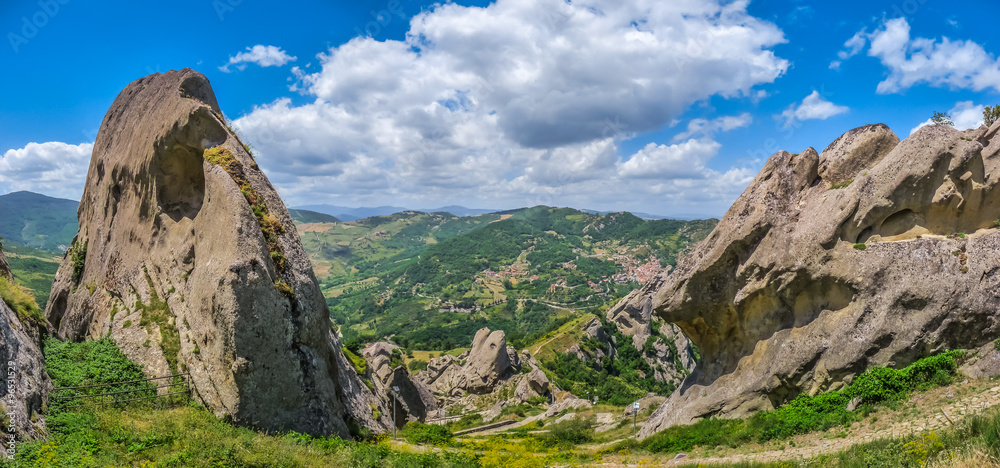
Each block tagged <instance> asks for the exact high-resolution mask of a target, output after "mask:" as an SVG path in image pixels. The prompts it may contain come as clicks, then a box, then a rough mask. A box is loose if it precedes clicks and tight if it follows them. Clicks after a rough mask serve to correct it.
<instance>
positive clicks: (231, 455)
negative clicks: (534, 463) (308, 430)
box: [0, 407, 480, 468]
mask: <svg viewBox="0 0 1000 468" xmlns="http://www.w3.org/2000/svg"><path fill="white" fill-rule="evenodd" d="M52 432H53V434H52V436H51V437H50V439H49V440H48V441H42V442H33V443H27V444H20V445H19V446H18V456H17V462H18V465H17V466H38V467H50V466H51V467H56V466H73V467H87V468H89V467H94V468H103V467H107V466H136V467H153V466H156V467H162V468H166V467H196V468H198V467H205V468H208V467H261V468H264V467H330V466H338V467H339V466H343V467H372V468H375V467H380V468H381V467H442V468H445V467H456V468H457V467H479V466H480V464H479V463H478V462H477V460H476V457H475V455H474V454H471V453H468V452H466V453H433V452H429V453H413V452H404V451H399V450H396V449H393V448H391V447H390V445H389V444H388V443H386V442H353V441H345V440H341V439H338V438H316V437H310V436H307V435H303V434H297V433H288V434H262V433H259V432H255V431H253V430H250V429H246V428H240V427H235V426H232V425H230V424H228V423H226V422H225V421H223V420H221V419H218V418H216V417H215V416H214V415H212V413H211V412H210V411H208V410H205V409H202V408H198V407H180V408H174V409H166V410H164V409H150V408H143V407H136V408H134V409H128V410H125V411H122V410H114V409H107V410H103V409H102V410H95V411H93V412H90V413H78V418H77V420H76V421H75V425H74V426H72V427H66V428H60V429H59V430H56V431H52ZM0 466H4V467H6V466H11V467H12V466H14V464H13V463H10V462H6V461H4V462H0Z"/></svg>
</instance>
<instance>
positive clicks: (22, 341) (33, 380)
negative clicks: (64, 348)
mask: <svg viewBox="0 0 1000 468" xmlns="http://www.w3.org/2000/svg"><path fill="white" fill-rule="evenodd" d="M0 277H3V278H5V279H7V280H9V281H13V280H14V275H13V274H11V271H10V266H9V265H8V264H7V257H6V256H5V255H4V253H3V251H2V250H0ZM43 331H44V330H43V328H41V327H40V326H39V325H37V324H34V323H30V322H25V321H22V320H21V319H20V318H19V317H18V316H17V313H16V312H15V311H14V310H13V309H12V308H11V307H10V306H9V305H8V304H7V303H6V302H4V301H3V300H0V362H3V363H4V369H5V372H4V376H5V377H4V379H3V383H2V384H0V412H2V414H3V426H2V429H0V430H2V432H3V434H4V437H5V439H6V437H7V436H8V435H13V436H14V437H15V439H17V440H34V439H39V438H42V437H44V436H45V435H46V428H45V416H44V414H45V412H46V411H47V410H48V401H49V394H50V393H51V392H52V380H51V379H49V375H48V373H46V372H45V357H44V356H43V355H42V350H41V335H42V333H43Z"/></svg>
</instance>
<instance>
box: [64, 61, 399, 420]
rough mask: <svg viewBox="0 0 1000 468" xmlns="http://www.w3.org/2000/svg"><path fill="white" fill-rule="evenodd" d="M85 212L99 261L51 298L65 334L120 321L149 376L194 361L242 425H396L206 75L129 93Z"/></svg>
mask: <svg viewBox="0 0 1000 468" xmlns="http://www.w3.org/2000/svg"><path fill="white" fill-rule="evenodd" d="M79 221H80V231H79V233H78V234H77V236H76V239H75V243H76V245H77V246H78V247H77V248H82V247H84V246H85V247H86V257H85V262H84V263H85V265H84V266H83V268H79V269H76V270H74V267H73V265H72V262H71V257H72V255H67V258H66V259H65V260H64V261H63V264H62V266H61V267H60V269H59V272H58V274H57V276H56V281H55V284H54V285H53V289H52V295H51V298H50V300H49V303H48V305H47V307H46V316H47V318H48V320H49V322H50V323H51V324H52V325H53V327H54V333H55V334H56V335H57V336H59V337H60V338H63V339H69V340H85V339H94V338H98V337H100V336H104V335H107V334H109V333H110V335H111V336H112V337H113V338H114V340H115V341H116V343H117V344H118V346H119V347H120V348H121V349H122V350H123V351H124V352H125V353H126V354H127V355H128V356H129V357H130V358H131V359H133V360H135V361H136V362H138V363H140V364H141V365H142V366H143V368H144V369H145V372H146V373H147V374H148V375H151V376H154V375H155V376H162V375H169V374H173V373H177V372H188V373H190V379H191V384H192V388H193V393H194V396H195V398H196V399H198V400H199V401H201V402H203V403H204V404H205V405H206V406H208V407H209V408H211V409H212V410H213V411H214V412H215V413H216V414H218V415H226V416H229V417H231V418H232V419H233V420H234V421H236V422H239V423H242V424H246V425H252V426H255V427H259V428H262V429H267V430H295V431H299V432H304V433H310V434H338V435H341V436H348V434H349V431H348V425H347V421H346V420H353V421H354V422H355V423H356V424H358V425H360V426H365V427H369V428H371V429H373V430H375V431H377V432H381V431H383V430H385V424H387V423H388V419H387V418H386V419H385V420H384V422H379V421H376V420H374V419H373V418H372V413H373V411H372V409H371V405H373V404H376V405H377V401H378V400H377V399H376V398H374V396H373V395H372V394H371V392H370V391H369V390H368V389H367V388H366V387H365V386H364V385H363V384H362V383H361V381H360V379H359V378H358V376H357V375H355V374H354V372H353V370H351V368H350V365H348V364H347V363H346V360H345V358H344V356H343V355H342V353H341V351H340V344H339V343H338V340H337V338H336V337H335V336H334V335H333V334H332V333H331V331H330V325H331V324H330V319H329V317H328V312H327V308H326V304H325V301H324V299H323V296H322V294H321V293H320V290H319V287H318V285H317V282H316V278H315V276H314V274H313V271H312V268H311V267H310V264H309V259H308V258H307V257H306V254H305V252H304V251H303V249H302V245H301V241H300V239H299V237H298V233H297V232H296V230H295V227H294V224H293V223H292V220H291V218H290V217H289V215H288V211H287V210H286V208H285V206H284V203H283V202H282V201H281V198H280V197H279V196H278V193H277V192H276V191H275V190H274V188H273V187H272V186H271V184H270V182H268V180H267V177H266V176H265V175H264V174H263V172H261V171H260V169H259V168H258V166H257V163H256V162H255V161H254V158H253V156H252V155H251V154H250V153H249V152H248V151H247V150H246V149H245V147H244V146H243V144H242V143H241V142H240V141H239V139H238V138H237V137H236V135H235V134H233V133H232V132H231V131H230V130H229V129H228V128H227V126H226V124H225V122H224V121H223V120H222V113H221V111H220V109H219V105H218V103H217V101H216V99H215V94H214V92H213V91H212V88H211V86H210V84H209V82H208V80H207V79H206V78H205V77H204V76H203V75H201V74H200V73H198V72H195V71H192V70H190V69H185V70H181V71H169V72H167V73H165V74H159V73H157V74H153V75H150V76H147V77H144V78H141V79H139V80H136V81H134V82H132V83H131V84H129V86H128V87H126V88H125V90H123V91H122V92H121V94H119V96H118V98H117V99H115V102H114V103H113V104H112V106H111V109H110V110H109V111H108V113H107V115H106V116H105V118H104V122H103V123H102V125H101V130H100V132H99V133H98V135H97V141H96V142H95V144H94V154H93V156H92V158H91V161H90V169H89V171H88V173H87V182H86V186H85V188H84V192H83V199H82V201H81V203H80V210H79ZM144 344H146V345H144ZM382 413H383V414H385V411H384V409H383V410H382Z"/></svg>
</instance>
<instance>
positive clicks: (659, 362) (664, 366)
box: [606, 279, 697, 383]
mask: <svg viewBox="0 0 1000 468" xmlns="http://www.w3.org/2000/svg"><path fill="white" fill-rule="evenodd" d="M660 284H661V283H660V282H659V281H658V280H656V279H654V280H653V281H651V282H650V284H647V285H646V288H655V287H659V285H660ZM646 288H643V289H642V290H637V291H633V292H632V293H630V295H629V296H626V297H625V298H624V299H622V301H621V303H622V304H626V303H631V301H633V300H635V299H636V298H637V297H638V296H639V295H640V294H642V291H644V290H647V289H646ZM638 302H639V306H638V307H613V308H611V309H609V310H608V312H607V314H606V318H607V320H608V321H609V322H611V323H613V324H615V326H616V327H617V328H618V330H619V331H620V332H622V334H623V335H625V336H631V337H632V345H633V346H635V348H636V349H638V350H639V351H642V357H643V359H644V360H645V361H646V363H647V364H649V367H651V368H652V369H653V372H654V376H653V377H654V378H655V379H656V380H658V381H660V382H676V383H680V382H681V380H683V379H684V378H685V377H686V376H688V375H689V374H690V373H691V372H692V371H693V370H694V367H695V365H697V362H696V360H695V355H694V350H693V349H692V348H691V342H690V340H688V338H687V336H685V335H684V333H683V332H682V331H681V329H680V328H679V327H678V326H677V325H674V324H672V323H665V322H663V321H660V320H657V319H656V318H655V317H653V308H652V306H651V304H650V301H648V300H639V301H638ZM651 336H652V337H653V340H652V341H650V340H649V338H650V337H651ZM647 343H649V344H650V345H651V347H652V348H651V349H646V344H647Z"/></svg>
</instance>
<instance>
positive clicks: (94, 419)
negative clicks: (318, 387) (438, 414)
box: [0, 338, 481, 468]
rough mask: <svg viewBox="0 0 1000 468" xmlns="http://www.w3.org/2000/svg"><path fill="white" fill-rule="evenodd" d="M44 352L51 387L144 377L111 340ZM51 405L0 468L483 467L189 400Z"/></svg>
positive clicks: (466, 457)
mask: <svg viewBox="0 0 1000 468" xmlns="http://www.w3.org/2000/svg"><path fill="white" fill-rule="evenodd" d="M43 350H44V353H45V364H46V369H47V370H48V372H49V375H50V376H51V377H52V381H53V384H54V385H55V386H57V387H67V386H74V387H75V386H81V385H95V384H103V383H108V382H120V381H127V380H136V379H142V378H143V373H142V368H141V367H140V366H139V365H137V364H135V363H134V362H131V361H129V360H128V358H127V357H126V356H125V355H124V354H122V352H121V351H120V350H119V349H118V348H117V347H116V346H115V344H114V342H113V341H112V340H111V339H110V338H105V339H101V340H97V341H90V342H85V343H67V342H62V341H59V340H56V339H52V338H48V339H46V340H45V342H44V346H43ZM122 388H125V386H117V387H111V388H107V387H104V388H100V389H78V390H74V391H73V392H75V393H77V394H80V393H84V394H86V393H85V392H91V393H93V391H99V392H108V391H118V390H120V389H122ZM147 391H149V392H152V389H147ZM60 395H66V393H65V392H63V393H60ZM49 408H50V409H49V414H48V415H47V423H48V427H49V432H50V436H49V439H48V440H43V441H36V442H28V443H18V445H17V456H16V460H15V461H14V462H11V461H8V460H6V457H4V459H3V460H0V467H14V466H18V467H24V466H33V467H62V466H72V467H87V468H90V467H94V468H103V467H108V466H134V467H154V466H155V467H164V468H165V467H206V468H208V467H261V468H263V467H327V466H350V467H372V468H374V467H380V468H381V467H441V468H451V467H455V468H458V467H479V466H481V465H480V463H479V462H478V460H477V458H476V455H475V454H472V453H470V452H464V453H455V452H451V453H433V452H432V453H426V454H425V453H411V452H405V451H400V450H397V449H393V448H391V447H390V445H389V444H387V443H386V442H385V441H384V439H380V440H381V441H374V442H354V441H345V440H341V439H338V438H323V437H311V436H308V435H304V434H298V433H294V432H291V433H273V434H263V433H259V432H255V431H253V430H251V429H247V428H241V427H235V426H233V425H231V424H229V423H227V422H226V421H225V420H223V419H219V418H217V417H215V416H214V415H213V414H212V412H211V411H209V410H207V409H205V408H203V407H200V406H198V405H194V404H192V405H183V406H179V407H175V408H170V409H163V408H159V407H157V405H156V404H150V403H139V404H135V403H129V404H128V406H123V404H119V405H118V406H117V407H113V406H107V407H102V406H90V407H81V406H69V405H66V404H63V403H59V402H58V400H53V402H52V404H50V407H49ZM445 430H447V429H445Z"/></svg>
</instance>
